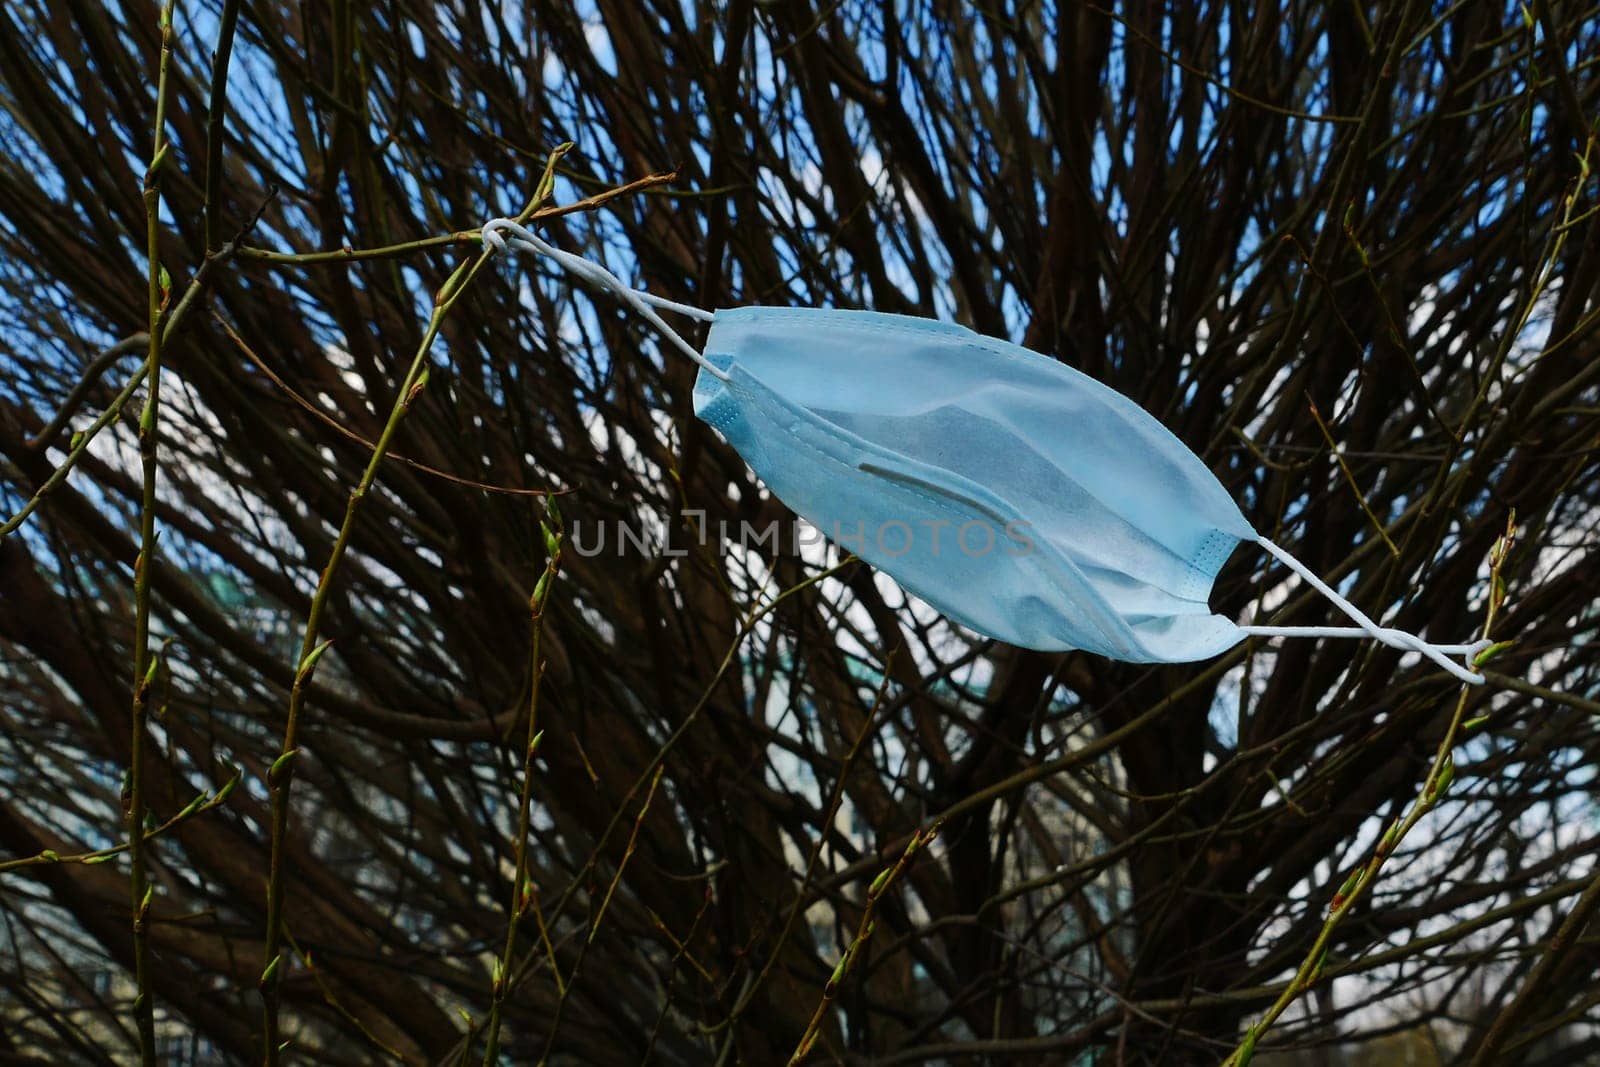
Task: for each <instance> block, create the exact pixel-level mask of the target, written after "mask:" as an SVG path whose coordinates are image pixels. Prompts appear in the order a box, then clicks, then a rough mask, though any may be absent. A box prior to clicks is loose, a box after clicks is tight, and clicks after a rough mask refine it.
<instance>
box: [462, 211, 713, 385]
mask: <svg viewBox="0 0 1600 1067" xmlns="http://www.w3.org/2000/svg"><path fill="white" fill-rule="evenodd" d="M502 231H504V233H502ZM480 232H481V233H482V235H483V243H484V244H486V245H488V246H489V247H490V248H491V249H493V250H494V251H496V252H501V251H504V250H505V249H506V247H507V246H508V245H509V246H510V247H512V248H516V249H521V250H524V251H528V252H536V253H538V254H540V255H544V256H549V257H550V258H551V259H553V260H555V261H556V262H557V263H559V264H560V265H561V266H563V267H565V268H566V269H567V270H569V271H570V272H572V273H573V274H576V275H577V276H578V277H580V278H582V279H584V280H585V281H587V282H589V283H590V284H591V285H594V286H596V287H598V288H600V289H609V290H611V291H612V292H613V293H615V294H617V297H618V298H619V299H620V300H621V301H622V302H623V303H624V304H627V305H628V306H629V307H631V308H632V309H633V310H635V311H637V312H638V313H639V315H640V317H642V318H643V319H645V320H646V321H647V322H649V323H650V324H651V325H652V326H654V327H655V328H656V329H657V330H659V331H660V332H661V335H662V336H663V337H665V338H666V339H667V340H668V341H670V342H671V343H672V345H673V346H674V347H675V348H677V349H678V351H680V352H682V353H683V354H684V355H686V356H688V357H689V358H690V359H692V360H694V361H695V363H697V364H698V365H699V366H700V367H701V369H703V370H704V371H706V373H708V374H711V375H714V376H715V377H717V378H719V379H721V380H722V381H727V380H728V375H727V373H726V372H724V371H723V370H721V369H720V368H718V367H716V366H714V365H712V363H711V361H710V360H708V359H706V357H705V356H703V355H701V354H700V353H699V352H697V351H695V347H694V346H693V345H691V344H690V343H689V342H688V341H685V340H684V339H683V336H682V335H681V334H679V333H678V331H677V330H674V329H673V328H672V327H671V326H668V325H667V323H666V321H665V320H664V319H662V318H661V316H660V315H657V314H656V312H655V309H656V308H658V307H659V308H663V309H665V310H667V311H676V312H678V313H679V314H680V315H687V316H689V317H690V318H692V319H697V320H699V321H700V322H710V321H711V320H712V318H713V315H712V313H711V312H709V311H707V310H705V309H704V308H697V307H693V306H691V305H689V304H680V303H678V301H676V300H668V299H667V298H666V297H664V296H656V295H655V294H653V293H646V292H642V291H640V290H638V289H634V288H632V287H631V286H629V285H627V284H626V283H624V282H623V280H622V279H621V278H618V277H617V276H616V275H615V274H612V273H611V272H610V271H609V270H606V268H604V267H602V266H601V265H600V264H598V263H595V262H593V261H592V260H587V259H584V258H583V257H582V256H576V255H573V254H572V253H571V252H566V251H563V250H562V249H559V248H557V247H556V246H555V245H553V244H550V243H549V242H547V241H545V240H543V239H541V238H540V237H539V236H538V235H537V234H535V233H534V232H533V231H532V230H529V229H528V228H527V227H525V226H520V225H518V224H517V223H516V222H515V221H513V220H512V219H490V220H489V221H488V222H485V223H484V224H483V226H482V228H481V230H480ZM505 234H510V235H511V236H510V239H509V240H507V238H506V237H505Z"/></svg>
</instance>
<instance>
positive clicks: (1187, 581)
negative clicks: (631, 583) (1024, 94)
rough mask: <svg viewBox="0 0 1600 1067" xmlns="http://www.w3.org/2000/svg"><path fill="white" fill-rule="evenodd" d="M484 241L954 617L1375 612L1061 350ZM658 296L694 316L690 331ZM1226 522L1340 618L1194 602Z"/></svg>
mask: <svg viewBox="0 0 1600 1067" xmlns="http://www.w3.org/2000/svg"><path fill="white" fill-rule="evenodd" d="M482 232H483V239H484V243H485V244H487V245H489V246H490V247H491V248H496V249H499V248H503V247H504V246H505V245H506V243H507V239H506V237H504V236H502V234H503V233H504V234H510V235H511V239H510V242H509V243H510V244H512V245H513V246H515V247H519V248H526V249H528V250H531V251H536V252H540V253H542V254H544V255H548V256H550V257H552V258H553V259H555V260H556V261H557V262H559V263H561V264H562V265H563V266H565V267H567V268H568V269H569V270H571V271H572V272H573V273H575V274H577V275H579V276H580V277H583V278H585V279H586V280H588V281H590V282H592V283H594V284H596V285H598V286H601V287H603V288H606V289H610V290H611V291H613V292H614V293H616V294H617V295H618V296H619V297H620V298H621V299H622V300H623V301H624V302H626V303H627V304H629V305H630V306H631V307H633V308H634V309H635V310H636V311H638V312H639V313H640V314H641V315H643V316H644V317H645V318H646V319H648V320H649V321H650V322H651V323H652V324H653V325H654V326H655V327H656V328H657V329H658V330H660V331H661V332H662V334H663V336H665V337H666V338H667V339H668V340H669V342H671V343H672V344H673V346H674V347H676V348H677V349H678V350H679V351H680V352H682V353H683V354H685V355H686V356H687V357H688V358H690V359H692V360H694V361H695V362H696V363H697V364H699V366H700V375H699V378H698V380H697V381H696V383H695V390H694V410H695V414H696V415H698V416H699V417H700V419H701V420H702V421H704V422H706V423H707V424H709V425H710V426H712V427H714V428H715V429H716V430H717V431H718V432H719V433H721V434H722V436H723V437H724V438H726V439H727V441H728V443H729V444H730V445H732V446H733V447H734V449H735V450H736V451H737V452H738V453H739V455H740V456H741V457H742V458H743V459H744V461H745V462H746V463H748V464H749V465H750V467H751V469H752V470H754V471H755V473H756V474H757V475H758V476H759V477H760V478H761V480H762V481H763V482H764V483H766V485H767V487H768V488H769V489H771V491H772V492H773V493H774V494H776V496H777V497H778V499H780V500H782V501H783V502H784V503H785V504H787V505H788V506H789V507H790V508H791V509H792V510H793V511H794V512H795V513H796V514H798V515H800V516H802V517H803V518H805V519H806V520H807V521H808V522H810V523H811V524H812V525H814V526H815V527H817V528H818V529H819V530H820V531H821V532H822V533H823V534H824V535H826V536H828V537H830V538H832V539H833V540H834V541H835V543H837V544H839V545H840V546H842V547H844V548H847V549H849V550H851V551H853V552H855V553H856V554H857V555H858V556H860V557H861V558H862V559H864V560H866V561H867V562H868V563H871V564H872V565H873V566H875V567H877V568H878V569H880V570H882V571H884V572H885V573H887V574H889V575H891V576H893V577H894V578H895V580H896V581H898V582H899V583H900V584H901V585H902V586H903V587H904V588H905V589H906V590H907V591H909V592H911V593H914V594H916V595H917V596H919V597H921V598H922V599H923V600H925V601H927V602H928V603H929V604H931V605H932V606H933V607H935V608H937V609H938V610H939V611H941V612H943V613H944V614H945V615H946V616H948V617H949V618H950V619H952V620H954V621H955V622H958V623H960V624H962V625H963V626H966V627H967V628H969V629H971V630H974V631H976V632H978V633H980V634H984V635H986V636H989V637H993V638H997V639H999V640H1002V641H1006V642H1008V643H1010V644H1014V645H1019V646H1021V647H1024V648H1032V649H1039V650H1042V651H1059V650H1066V649H1082V650H1084V651H1086V652H1094V653H1098V654H1100V655H1103V656H1108V657H1110V658H1112V659H1120V660H1126V661H1130V662H1135V663H1180V662H1189V661H1192V660H1199V659H1206V658H1208V657H1211V656H1215V655H1217V654H1219V653H1221V652H1223V651H1226V650H1227V649H1229V648H1231V647H1233V646H1234V645H1236V644H1238V643H1239V642H1240V641H1243V640H1244V639H1245V638H1246V637H1249V636H1252V635H1256V636H1268V637H1280V636H1309V637H1352V636H1354V637H1359V636H1368V637H1371V638H1373V639H1375V640H1378V641H1381V642H1383V643H1384V644H1387V645H1390V646H1393V647H1395V648H1401V649H1405V650H1408V651H1415V652H1419V653H1421V654H1422V655H1424V656H1427V657H1428V658H1429V659H1431V660H1432V661H1433V662H1435V663H1437V664H1438V665H1439V666H1441V667H1442V668H1444V669H1445V670H1447V671H1449V672H1450V673H1451V674H1453V675H1455V676H1456V677H1457V678H1460V679H1461V680H1463V681H1466V682H1471V683H1474V684H1482V682H1483V676H1482V675H1480V674H1477V673H1475V672H1473V671H1472V670H1471V669H1470V667H1469V666H1463V665H1462V664H1460V663H1457V662H1455V661H1454V660H1453V659H1451V658H1450V657H1451V656H1454V655H1461V656H1465V657H1468V662H1469V663H1470V657H1471V656H1473V655H1474V654H1476V653H1477V652H1478V651H1480V650H1481V649H1482V648H1485V647H1487V645H1488V642H1486V641H1480V642H1475V643H1472V644H1467V645H1439V644H1432V643H1429V642H1426V641H1423V640H1422V639H1420V638H1418V637H1416V636H1414V635H1412V634H1408V633H1404V632H1402V631H1398V630H1392V629H1389V628H1387V627H1383V626H1379V625H1378V624H1377V623H1375V622H1374V621H1373V620H1371V619H1370V618H1368V617H1367V616H1366V615H1364V614H1363V613H1362V612H1361V611H1360V610H1358V609H1357V608H1356V607H1355V606H1354V605H1352V604H1350V603H1349V602H1348V601H1347V600H1345V599H1344V598H1343V597H1341V596H1339V594H1338V593H1336V592H1335V591H1334V590H1333V589H1331V588H1330V587H1328V586H1327V584H1326V583H1324V582H1322V581H1321V579H1319V578H1317V577H1316V575H1314V574H1312V573H1311V572H1310V571H1309V570H1308V569H1307V568H1306V567H1305V566H1304V565H1303V564H1301V563H1300V562H1299V561H1298V560H1296V559H1294V558H1293V557H1292V556H1290V555H1289V554H1288V553H1287V552H1285V551H1284V550H1283V549H1281V548H1280V547H1278V546H1277V545H1276V544H1274V543H1272V542H1271V541H1269V540H1267V539H1266V538H1264V537H1261V536H1260V535H1258V534H1257V533H1256V531H1255V530H1254V528H1252V527H1251V525H1250V523H1249V522H1248V521H1246V519H1245V518H1244V516H1243V515H1242V514H1241V513H1240V511H1239V508H1238V506H1237V505H1236V504H1235V503H1234V501H1233V498H1232V497H1231V496H1229V494H1228V492H1227V490H1225V489H1224V488H1223V487H1222V484H1221V483H1220V482H1218V481H1217V479H1216V477H1215V476H1214V475H1213V474H1212V473H1211V471H1210V469H1209V468H1207V467H1206V465H1205V463H1204V462H1202V461H1201V460H1200V458H1199V457H1198V456H1196V455H1195V454H1194V453H1193V452H1191V451H1190V450H1189V449H1188V448H1187V447H1185V446H1184V444H1183V443H1182V442H1181V441H1179V440H1178V438H1177V437H1175V436H1174V435H1173V434H1172V433H1171V432H1170V431H1168V430H1167V429H1166V427H1164V426H1162V425H1161V423H1160V422H1158V421H1157V420H1156V419H1155V418H1153V417H1152V416H1151V415H1150V414H1149V413H1148V412H1146V411H1145V410H1144V409H1143V408H1141V407H1139V406H1138V405H1137V404H1135V403H1134V402H1133V401H1131V400H1129V399H1128V398H1127V397H1124V396H1123V395H1121V394H1120V393H1118V392H1116V391H1115V390H1113V389H1111V388H1109V387H1107V386H1105V385H1102V384H1101V383H1099V382H1097V381H1095V380H1094V379H1092V378H1090V377H1088V376H1087V375H1084V374H1081V373H1079V372H1078V371H1076V370H1073V369H1072V368H1070V367H1068V366H1066V365H1064V364H1062V363H1060V362H1058V361H1056V360H1053V359H1049V358H1047V357H1045V356H1041V355H1039V354H1038V353H1035V352H1031V351H1029V350H1027V349H1025V348H1021V347H1019V346H1017V345H1013V344H1010V343H1008V342H1006V341H1001V340H996V339H994V338H989V337H984V336H981V335H979V334H975V333H973V332H972V331H970V330H968V329H966V328H965V327H962V326H957V325H953V324H950V323H943V322H937V321H934V320H929V319H919V318H914V317H908V316H903V315H884V314H879V313H876V312H868V311H839V310H832V309H822V308H803V309H802V308H773V307H744V308H734V309H731V310H720V311H717V312H716V313H715V314H712V313H710V312H706V311H702V310H700V309H698V308H692V307H688V306H687V305H683V304H679V303H677V302H675V301H670V300H665V299H663V298H661V297H657V296H653V295H651V294H648V293H643V292H640V291H638V290H635V289H632V288H629V287H628V286H626V285H624V284H623V283H622V282H621V281H620V280H619V279H617V278H616V277H615V276H614V275H612V274H611V273H610V272H609V271H606V270H605V269H604V268H603V267H600V266H599V265H598V264H595V263H592V262H590V261H588V260H585V259H582V258H581V257H578V256H574V255H571V254H570V253H567V252H563V251H561V250H560V249H557V248H555V247H553V246H551V245H549V244H547V243H546V242H544V241H543V240H541V239H540V238H538V237H537V236H536V235H534V234H532V233H531V232H529V231H528V230H526V229H524V228H523V227H521V226H518V225H517V224H516V223H514V222H512V221H510V220H506V219H495V220H493V221H491V222H488V223H485V224H484V227H483V231H482ZM656 308H665V309H668V310H672V311H676V312H680V313H683V314H686V315H689V316H691V317H694V318H697V319H701V320H703V321H709V322H710V323H711V330H710V334H709V336H708V337H707V339H706V345H705V350H704V352H703V353H702V352H699V351H696V350H695V348H694V346H692V345H690V344H689V343H688V342H687V341H686V340H684V339H683V338H682V337H681V336H679V335H678V334H677V332H676V331H674V330H673V329H672V328H671V327H670V326H668V325H667V323H666V322H665V321H663V320H662V318H661V317H660V315H659V314H657V312H656V310H655V309H656ZM1240 542H1251V543H1254V544H1257V545H1260V546H1261V547H1262V548H1263V549H1265V550H1266V551H1267V552H1269V553H1270V554H1272V555H1273V556H1274V557H1276V558H1277V559H1279V560H1280V561H1282V562H1283V563H1284V564H1286V565H1287V566H1288V567H1290V568H1291V569H1292V570H1294V571H1295V572H1296V573H1297V574H1299V575H1300V576H1301V577H1302V578H1304V579H1305V580H1306V581H1307V582H1308V583H1310V584H1311V585H1312V586H1313V587H1314V588H1316V589H1317V590H1318V591H1320V592H1321V593H1322V594H1323V595H1324V596H1326V597H1328V598H1329V599H1330V600H1331V601H1332V602H1333V603H1334V604H1336V605H1337V606H1338V607H1339V608H1340V609H1341V610H1343V611H1344V612H1345V613H1346V614H1347V615H1348V616H1349V617H1350V618H1351V619H1352V620H1354V621H1355V623H1356V625H1355V626H1354V627H1335V626H1312V627H1270V626H1239V625H1236V624H1235V623H1234V622H1233V621H1232V620H1230V619H1227V618H1225V617H1223V616H1221V615H1216V614H1213V613H1212V611H1211V609H1210V608H1209V606H1208V605H1207V598H1208V597H1209V595H1210V593H1211V586H1212V583H1213V582H1214V580H1215V579H1216V576H1217V572H1218V571H1219V570H1220V569H1221V567H1222V565H1223V563H1224V562H1226V561H1227V559H1228V557H1229V556H1230V555H1231V554H1232V553H1233V550H1234V549H1235V548H1236V547H1238V545H1239V543H1240Z"/></svg>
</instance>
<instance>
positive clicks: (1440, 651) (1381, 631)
mask: <svg viewBox="0 0 1600 1067" xmlns="http://www.w3.org/2000/svg"><path fill="white" fill-rule="evenodd" d="M1256 543H1257V544H1259V545H1260V546H1261V547H1262V548H1264V549H1266V550H1267V551H1268V552H1270V553H1272V555H1274V556H1276V557H1277V558H1278V559H1279V560H1281V561H1282V562H1283V563H1284V564H1285V565H1286V566H1287V567H1288V568H1289V569H1290V570H1292V571H1294V572H1295V573H1296V574H1298V575H1299V576H1300V577H1301V578H1304V579H1305V580H1306V582H1307V583H1309V584H1310V586H1311V587H1312V588H1313V589H1315V590H1316V591H1317V592H1319V593H1321V594H1322V595H1323V596H1325V597H1327V598H1328V599H1329V600H1331V601H1333V603H1334V605H1335V606H1336V607H1338V608H1339V610H1340V611H1342V612H1344V613H1345V614H1346V615H1348V616H1350V618H1351V620H1352V621H1353V622H1355V624H1356V625H1355V626H1354V627H1350V626H1243V627H1240V629H1242V630H1244V632H1245V633H1247V634H1254V635H1256V636H1258V637H1370V638H1372V639H1373V640H1374V641H1378V642H1381V643H1383V644H1385V645H1388V646H1389V647H1390V648H1399V649H1403V650H1405V651H1407V652H1420V653H1421V654H1422V655H1424V656H1426V657H1428V658H1429V659H1430V660H1432V661H1433V662H1435V663H1437V664H1438V665H1439V666H1441V667H1443V668H1444V669H1445V670H1447V671H1449V672H1450V673H1451V674H1453V675H1455V676H1456V677H1457V678H1459V679H1461V680H1462V681H1463V682H1466V683H1468V684H1469V685H1482V684H1483V682H1484V677H1483V675H1481V674H1479V673H1477V672H1476V671H1474V670H1472V660H1473V657H1475V656H1476V655H1477V654H1478V653H1480V652H1482V651H1483V650H1484V649H1486V648H1488V647H1489V646H1490V645H1492V644H1493V643H1494V642H1492V641H1490V640H1487V639H1484V640H1479V641H1473V642H1471V643H1469V644H1460V645H1438V644H1434V643H1432V642H1430V641H1424V640H1423V639H1422V638H1420V637H1418V636H1417V635H1416V634H1409V633H1406V632H1405V631H1404V630H1394V629H1391V628H1389V627H1387V626H1380V625H1378V624H1377V623H1376V622H1373V621H1372V619H1370V618H1368V617H1367V615H1366V613H1364V612H1363V611H1362V610H1361V609H1360V608H1358V607H1356V606H1355V605H1354V604H1352V603H1350V601H1348V600H1346V599H1345V598H1344V597H1342V596H1340V595H1339V594H1338V593H1336V592H1334V590H1333V587H1332V586H1330V585H1329V584H1328V583H1327V582H1324V581H1323V580H1322V579H1321V578H1318V577H1317V576H1316V575H1315V574H1314V573H1312V571H1311V568H1309V567H1307V566H1306V565H1305V564H1304V563H1301V562H1300V561H1299V560H1297V559H1295V558H1294V557H1293V556H1291V555H1290V554H1289V553H1287V552H1285V551H1284V550H1283V549H1281V548H1279V547H1278V546H1277V545H1275V544H1273V543H1272V542H1271V541H1269V540H1267V539H1266V538H1265V537H1257V538H1256ZM1452 655H1458V656H1462V657H1464V658H1465V661H1466V666H1462V665H1461V664H1460V663H1457V662H1456V661H1455V660H1453V659H1451V658H1450V657H1451V656H1452Z"/></svg>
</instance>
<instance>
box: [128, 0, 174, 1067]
mask: <svg viewBox="0 0 1600 1067" xmlns="http://www.w3.org/2000/svg"><path fill="white" fill-rule="evenodd" d="M175 5H176V0H167V2H166V4H165V5H164V6H163V7H162V8H161V16H160V18H161V22H160V30H161V58H160V61H159V62H160V68H159V74H158V76H157V81H156V115H155V133H154V139H153V143H152V144H151V148H150V166H149V168H148V169H147V170H146V171H145V176H144V217H145V246H146V266H145V276H146V293H147V297H148V300H147V308H146V310H147V312H148V316H149V334H150V354H149V356H148V357H147V358H146V364H147V366H148V379H149V385H148V388H147V389H146V390H145V400H144V411H143V413H142V414H141V415H140V416H139V464H140V472H141V477H142V480H143V493H142V496H141V498H140V503H139V555H138V558H137V559H136V560H135V562H134V565H133V708H132V712H131V715H130V718H131V720H132V737H131V740H130V753H129V764H128V796H127V811H126V819H127V831H128V856H129V858H130V859H131V860H132V863H131V864H130V866H129V871H128V895H129V904H130V905H131V907H132V909H133V971H134V983H135V985H136V987H137V993H136V994H135V995H134V999H133V1015H134V1022H135V1025H136V1026H137V1028H138V1031H139V1062H140V1063H141V1064H143V1065H144V1067H154V1064H155V1062H156V1021H155V995H154V992H153V991H152V989H151V983H152V981H153V978H152V975H151V969H150V934H149V926H148V923H149V916H150V903H151V900H152V898H153V897H154V893H155V887H154V886H153V885H152V884H151V883H150V880H149V874H148V871H147V861H146V856H145V841H146V837H145V825H144V820H145V809H144V805H145V798H144V790H145V780H144V745H145V718H146V714H147V712H148V709H149V706H150V687H151V684H152V682H154V680H155V675H156V670H157V668H158V667H159V666H160V662H161V660H160V657H159V656H155V655H152V654H151V651H150V570H151V568H152V567H153V566H154V560H155V551H156V478H157V474H158V466H159V464H158V457H157V454H156V450H157V445H158V440H159V437H160V433H159V426H158V423H159V418H160V409H161V318H162V316H163V315H164V314H165V312H166V308H167V301H168V299H169V298H170V296H171V290H170V285H171V281H170V279H169V278H168V276H167V272H166V268H164V267H162V265H161V166H162V164H163V163H164V162H166V160H167V157H168V155H169V152H170V148H171V145H169V144H168V143H167V137H166V128H167V89H168V84H169V82H168V74H169V72H170V70H171V67H172V15H173V9H174V7H175Z"/></svg>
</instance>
